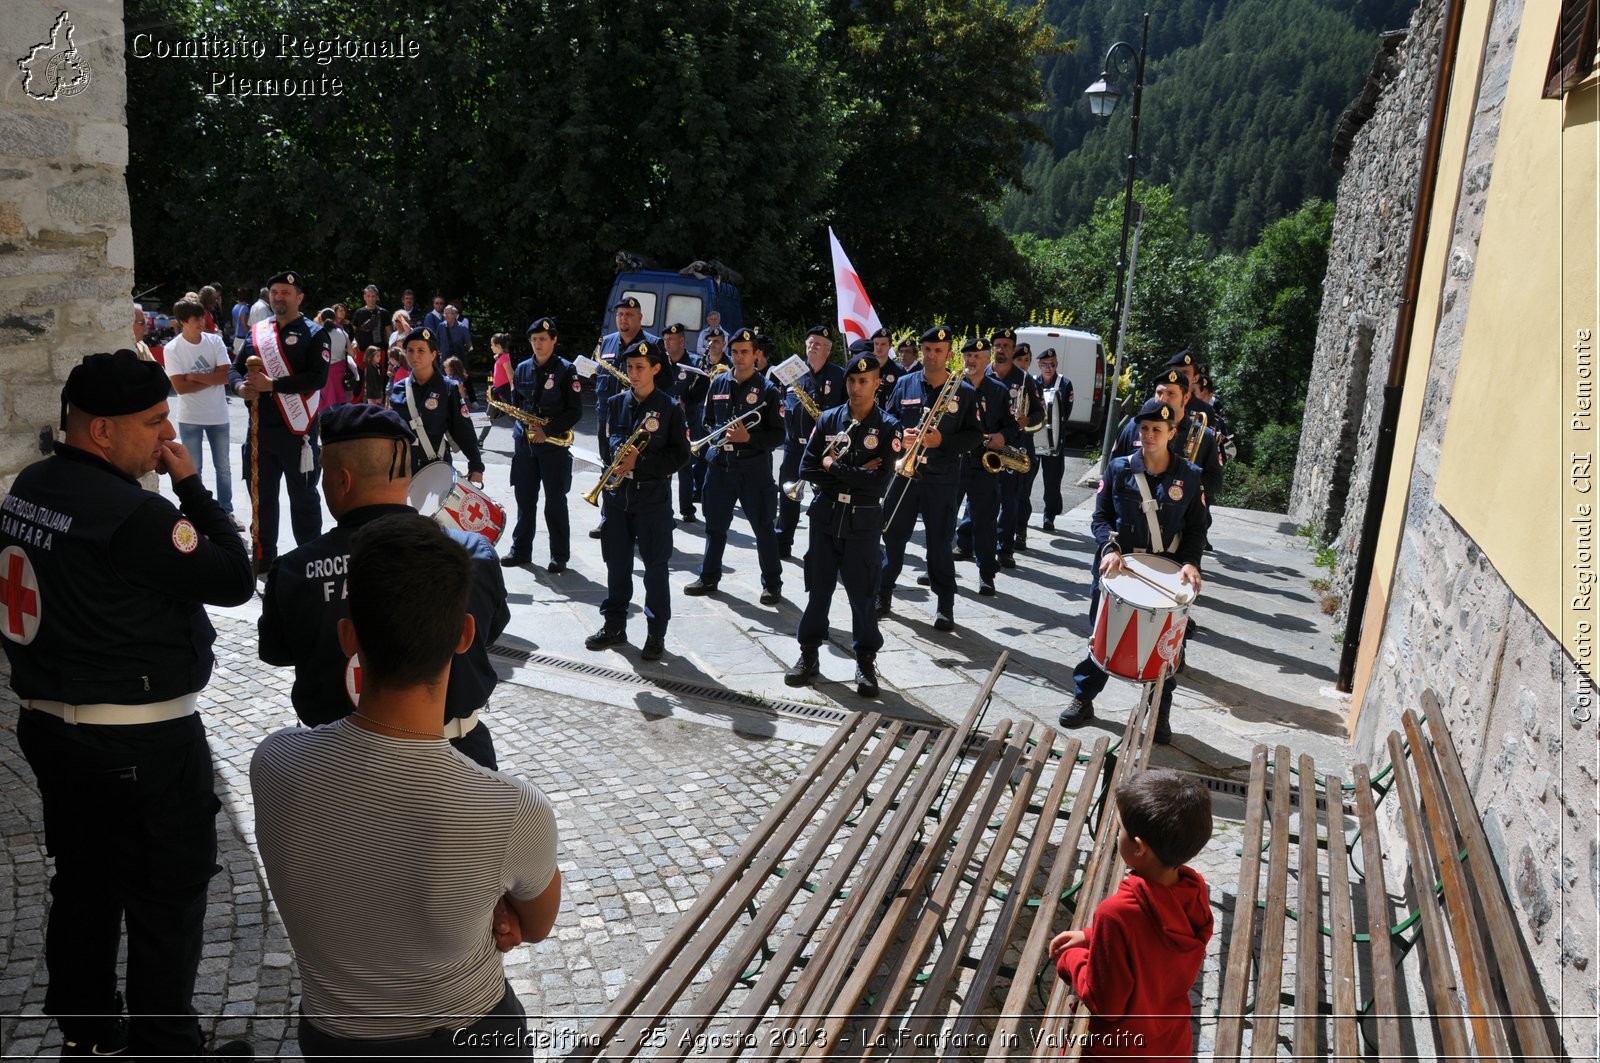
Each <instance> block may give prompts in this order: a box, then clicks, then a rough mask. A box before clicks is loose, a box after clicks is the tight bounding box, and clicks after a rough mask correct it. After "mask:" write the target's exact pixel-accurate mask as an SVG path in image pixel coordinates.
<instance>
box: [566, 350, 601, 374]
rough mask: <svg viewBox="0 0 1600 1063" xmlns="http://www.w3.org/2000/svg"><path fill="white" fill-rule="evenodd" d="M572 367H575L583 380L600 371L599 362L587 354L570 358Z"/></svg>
mask: <svg viewBox="0 0 1600 1063" xmlns="http://www.w3.org/2000/svg"><path fill="white" fill-rule="evenodd" d="M572 367H573V368H574V369H576V370H577V371H578V375H579V376H581V377H583V378H584V379H585V380H587V379H589V378H590V377H592V376H594V375H595V374H596V373H598V372H599V371H600V363H599V362H597V361H595V360H594V359H593V358H590V357H589V356H588V355H587V354H580V355H578V357H576V358H574V359H573V360H572Z"/></svg>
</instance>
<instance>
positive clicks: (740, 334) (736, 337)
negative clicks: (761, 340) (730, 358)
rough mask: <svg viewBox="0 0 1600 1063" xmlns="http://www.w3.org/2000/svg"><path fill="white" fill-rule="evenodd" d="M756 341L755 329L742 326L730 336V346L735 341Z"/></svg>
mask: <svg viewBox="0 0 1600 1063" xmlns="http://www.w3.org/2000/svg"><path fill="white" fill-rule="evenodd" d="M755 341H756V332H755V329H749V328H742V329H740V330H739V331H737V332H735V333H734V334H733V335H731V336H729V337H728V346H730V347H732V346H733V345H734V344H735V343H755Z"/></svg>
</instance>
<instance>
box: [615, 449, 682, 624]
mask: <svg viewBox="0 0 1600 1063" xmlns="http://www.w3.org/2000/svg"><path fill="white" fill-rule="evenodd" d="M645 487H646V489H647V491H648V498H649V500H648V501H645V500H643V499H638V498H635V497H634V496H635V495H637V494H638V493H639V489H638V488H637V487H635V485H634V484H633V483H631V482H628V481H624V483H623V486H621V487H619V488H618V489H617V490H615V491H606V492H604V493H603V494H602V495H601V498H602V502H601V503H600V505H601V515H602V516H603V517H604V520H603V521H602V522H601V524H600V528H601V535H600V551H601V553H602V554H604V555H605V559H606V596H605V597H604V598H603V599H601V601H600V615H601V616H602V617H604V618H605V626H606V627H607V628H608V629H611V630H621V629H622V628H625V627H627V625H628V606H629V605H630V604H631V603H632V602H633V554H634V551H635V550H637V551H638V553H639V560H641V561H643V562H644V616H645V622H646V624H647V625H648V630H649V633H650V634H652V635H665V634H666V632H667V621H669V620H671V619H672V589H671V587H670V586H669V585H668V583H667V562H668V561H669V560H670V559H671V557H672V502H671V496H670V495H669V494H668V484H667V482H666V481H664V480H657V481H655V482H653V483H650V484H647V485H645Z"/></svg>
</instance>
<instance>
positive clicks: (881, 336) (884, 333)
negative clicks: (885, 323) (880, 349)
mask: <svg viewBox="0 0 1600 1063" xmlns="http://www.w3.org/2000/svg"><path fill="white" fill-rule="evenodd" d="M888 338H889V330H888V329H879V330H878V331H877V332H874V333H873V334H872V335H870V336H868V337H867V339H869V340H886V339H888Z"/></svg>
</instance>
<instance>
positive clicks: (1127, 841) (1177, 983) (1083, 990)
mask: <svg viewBox="0 0 1600 1063" xmlns="http://www.w3.org/2000/svg"><path fill="white" fill-rule="evenodd" d="M1116 800H1117V812H1118V813H1119V814H1120V815H1121V817H1122V831H1121V835H1120V836H1119V838H1118V840H1117V852H1118V854H1119V855H1120V856H1121V857H1122V859H1123V862H1124V863H1126V864H1127V865H1128V868H1129V871H1130V872H1131V873H1130V874H1129V875H1128V877H1127V878H1125V879H1123V880H1122V885H1121V886H1120V887H1119V888H1118V889H1117V892H1116V893H1115V894H1113V895H1112V896H1110V897H1108V898H1106V899H1105V900H1104V901H1102V902H1100V905H1099V907H1097V908H1096V909H1095V910H1094V919H1093V921H1092V922H1091V924H1090V925H1089V928H1088V929H1087V930H1068V931H1065V932H1063V933H1060V934H1057V935H1056V936H1055V938H1054V939H1053V940H1052V941H1051V942H1050V956H1051V958H1052V959H1053V960H1054V961H1055V964H1056V972H1057V973H1058V974H1059V975H1060V976H1061V977H1062V978H1063V979H1065V980H1066V981H1067V982H1068V983H1069V984H1070V985H1071V986H1072V988H1073V990H1074V991H1075V992H1076V993H1077V994H1078V998H1079V999H1080V1000H1082V1001H1083V1003H1084V1005H1085V1006H1087V1007H1088V1009H1089V1011H1090V1012H1091V1013H1092V1015H1093V1018H1091V1019H1090V1021H1089V1037H1090V1039H1091V1040H1090V1043H1089V1045H1087V1046H1086V1049H1085V1051H1084V1053H1083V1058H1084V1059H1110V1058H1116V1057H1134V1058H1138V1059H1146V1060H1156V1059H1160V1060H1181V1061H1184V1063H1187V1061H1188V1060H1189V1059H1191V1058H1192V1057H1193V1055H1194V1044H1193V1038H1192V1036H1191V1034H1190V1031H1189V1016H1190V1006H1189V991H1190V990H1191V989H1192V988H1193V987H1194V983H1195V979H1196V978H1198V977H1199V975H1200V966H1201V964H1202V963H1203V962H1204V960H1205V955H1206V942H1207V941H1209V940H1210V939H1211V905H1210V901H1209V898H1208V895H1207V890H1206V881H1205V879H1204V878H1202V877H1201V876H1200V873H1199V872H1198V871H1196V870H1194V869H1193V868H1191V867H1187V866H1185V861H1187V860H1190V859H1192V858H1193V857H1194V855H1195V854H1196V853H1198V852H1199V851H1200V850H1201V849H1203V848H1205V844H1206V842H1208V841H1210V840H1211V795H1210V794H1209V793H1208V792H1207V791H1206V789H1205V787H1203V786H1201V785H1200V783H1199V782H1198V781H1196V780H1195V779H1193V778H1190V777H1189V776H1187V775H1182V774H1180V773H1178V772H1175V771H1170V770H1165V769H1158V770H1146V771H1141V772H1139V773H1138V774H1136V775H1134V776H1133V777H1132V778H1131V779H1129V780H1127V781H1126V782H1124V783H1123V784H1122V785H1121V786H1119V787H1117V790H1116Z"/></svg>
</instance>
